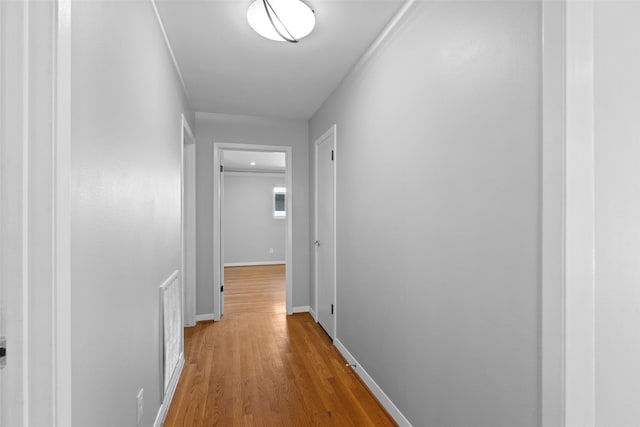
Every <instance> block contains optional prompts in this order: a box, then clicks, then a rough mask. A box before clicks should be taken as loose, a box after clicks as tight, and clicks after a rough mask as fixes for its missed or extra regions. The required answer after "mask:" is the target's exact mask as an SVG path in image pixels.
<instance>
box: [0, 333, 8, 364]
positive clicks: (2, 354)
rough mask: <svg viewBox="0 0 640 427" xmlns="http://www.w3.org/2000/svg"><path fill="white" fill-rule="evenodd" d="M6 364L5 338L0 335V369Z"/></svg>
mask: <svg viewBox="0 0 640 427" xmlns="http://www.w3.org/2000/svg"><path fill="white" fill-rule="evenodd" d="M5 366H7V340H6V339H5V338H4V337H0V369H2V368H4V367H5Z"/></svg>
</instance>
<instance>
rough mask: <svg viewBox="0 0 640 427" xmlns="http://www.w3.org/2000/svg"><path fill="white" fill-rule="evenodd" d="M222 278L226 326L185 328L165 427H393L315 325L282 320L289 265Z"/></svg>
mask: <svg viewBox="0 0 640 427" xmlns="http://www.w3.org/2000/svg"><path fill="white" fill-rule="evenodd" d="M225 276H226V278H225V315H224V316H223V318H222V320H221V321H219V322H200V323H198V325H197V326H195V327H193V328H186V329H185V355H186V364H185V367H184V370H183V373H182V377H181V379H180V382H179V383H178V388H177V390H176V394H175V396H174V398H173V403H172V405H171V408H170V410H169V414H168V415H167V420H166V422H165V424H164V425H165V426H166V427H174V426H181V427H186V426H189V427H195V426H225V427H226V426H231V427H232V426H296V427H297V426H394V425H396V424H395V423H394V422H393V420H392V419H391V418H390V417H389V416H388V414H387V413H386V412H385V410H384V409H383V408H382V407H381V406H380V404H379V403H378V401H377V400H376V399H375V398H374V397H373V395H372V394H371V393H370V392H369V390H368V389H367V388H366V387H365V386H364V385H363V383H362V382H361V381H360V380H359V379H358V377H357V376H356V375H355V374H354V373H353V372H352V370H351V368H347V367H346V366H345V361H344V360H343V359H342V357H341V356H340V355H339V353H338V352H337V350H336V349H335V347H333V345H332V344H331V340H330V339H329V338H328V336H327V335H326V334H325V333H324V331H322V329H321V328H320V327H319V326H318V324H317V323H315V321H314V320H313V318H312V317H311V316H310V315H309V314H308V313H301V314H295V315H293V316H287V315H286V314H285V305H284V301H285V293H284V292H285V291H284V288H285V285H284V266H265V267H233V268H229V267H227V268H225Z"/></svg>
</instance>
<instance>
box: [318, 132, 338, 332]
mask: <svg viewBox="0 0 640 427" xmlns="http://www.w3.org/2000/svg"><path fill="white" fill-rule="evenodd" d="M334 150H335V127H334V128H332V129H331V130H330V131H329V132H327V133H326V134H325V135H324V136H322V137H321V138H320V139H318V141H317V142H316V212H315V213H316V240H315V251H316V292H317V301H316V310H317V311H316V313H317V316H318V323H320V325H321V326H322V327H323V328H324V330H325V331H326V332H327V334H329V336H330V337H331V338H332V339H333V338H334V336H335V257H334V252H335V232H334V227H335V217H334V212H335V211H334Z"/></svg>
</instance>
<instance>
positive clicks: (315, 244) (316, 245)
mask: <svg viewBox="0 0 640 427" xmlns="http://www.w3.org/2000/svg"><path fill="white" fill-rule="evenodd" d="M313 245H314V246H315V247H316V248H317V247H318V246H320V241H319V240H316V241H315V242H313Z"/></svg>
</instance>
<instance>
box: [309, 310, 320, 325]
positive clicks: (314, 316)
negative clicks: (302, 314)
mask: <svg viewBox="0 0 640 427" xmlns="http://www.w3.org/2000/svg"><path fill="white" fill-rule="evenodd" d="M309 313H310V314H311V317H313V320H315V321H316V322H317V321H318V317H317V316H316V312H315V310H314V309H313V308H312V307H309Z"/></svg>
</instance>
